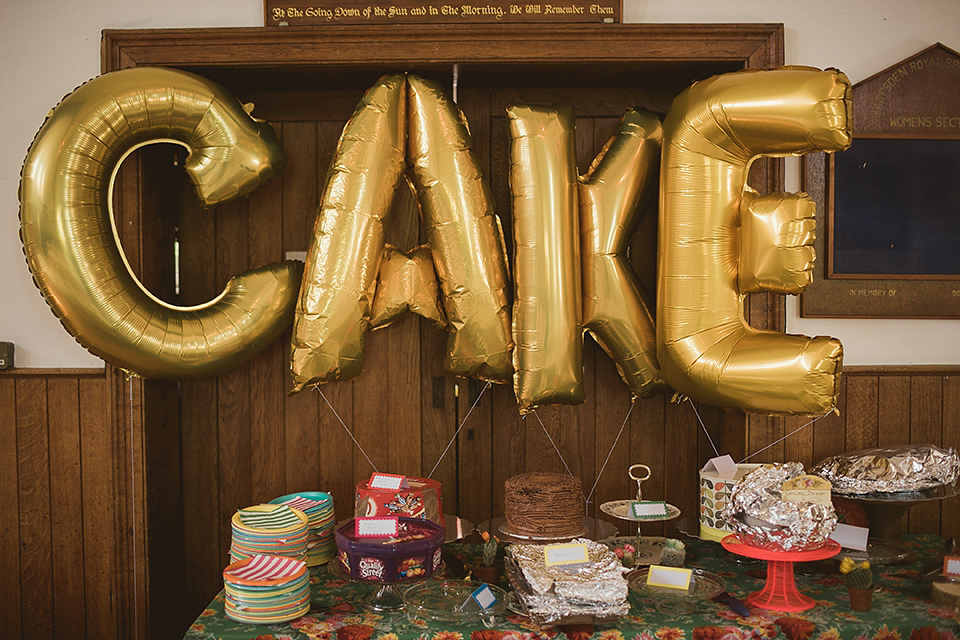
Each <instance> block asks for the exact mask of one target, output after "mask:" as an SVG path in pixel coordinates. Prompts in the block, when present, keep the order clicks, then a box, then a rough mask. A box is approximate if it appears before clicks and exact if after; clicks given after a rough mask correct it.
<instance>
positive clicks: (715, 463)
mask: <svg viewBox="0 0 960 640" xmlns="http://www.w3.org/2000/svg"><path fill="white" fill-rule="evenodd" d="M703 471H705V472H708V473H709V472H711V471H713V472H716V474H717V475H718V476H720V477H721V478H732V477H733V476H735V475H736V474H737V463H736V462H734V461H733V458H731V457H730V454H729V453H728V454H727V455H725V456H720V457H718V458H710V459H709V460H707V464H705V465H703Z"/></svg>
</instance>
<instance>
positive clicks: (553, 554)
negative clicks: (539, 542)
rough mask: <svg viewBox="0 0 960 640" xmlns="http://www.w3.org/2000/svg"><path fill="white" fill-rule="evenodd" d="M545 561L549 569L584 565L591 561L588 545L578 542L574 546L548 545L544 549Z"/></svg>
mask: <svg viewBox="0 0 960 640" xmlns="http://www.w3.org/2000/svg"><path fill="white" fill-rule="evenodd" d="M543 561H544V562H545V563H546V565H547V566H548V567H555V566H558V565H567V564H582V563H584V562H589V561H590V556H589V554H588V553H587V545H586V544H584V543H582V542H578V543H573V544H548V545H546V546H545V547H544V548H543Z"/></svg>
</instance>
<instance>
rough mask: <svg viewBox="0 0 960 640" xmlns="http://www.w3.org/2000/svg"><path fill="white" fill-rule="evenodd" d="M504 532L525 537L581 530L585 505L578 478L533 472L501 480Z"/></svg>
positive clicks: (549, 535) (553, 535) (575, 533)
mask: <svg viewBox="0 0 960 640" xmlns="http://www.w3.org/2000/svg"><path fill="white" fill-rule="evenodd" d="M504 507H505V513H504V515H505V516H506V521H505V522H504V524H503V531H504V532H505V533H507V534H509V535H513V536H520V537H527V538H551V539H552V538H563V537H566V536H569V537H575V536H578V535H581V534H582V533H583V518H584V516H585V515H586V505H585V504H584V500H583V486H582V484H581V483H580V479H579V478H576V477H574V476H571V475H566V474H562V473H545V472H539V471H534V472H530V473H523V474H520V475H518V476H513V477H512V478H510V479H508V480H507V481H506V482H505V483H504Z"/></svg>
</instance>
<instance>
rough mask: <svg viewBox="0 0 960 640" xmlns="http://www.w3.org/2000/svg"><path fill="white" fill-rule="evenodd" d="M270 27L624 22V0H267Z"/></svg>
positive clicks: (265, 0)
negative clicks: (468, 0)
mask: <svg viewBox="0 0 960 640" xmlns="http://www.w3.org/2000/svg"><path fill="white" fill-rule="evenodd" d="M263 7H264V24H265V25H266V26H268V27H287V26H304V25H314V26H320V25H337V24H378V25H381V24H412V23H437V24H450V23H464V22H549V23H554V22H595V23H596V22H600V23H619V22H620V19H621V16H622V14H623V0H557V1H556V2H536V1H534V2H519V1H507V0H489V1H488V0H477V1H476V2H473V1H470V2H456V1H449V2H438V1H435V0H431V1H428V2H416V1H414V0H398V1H396V2H391V1H389V0H386V1H383V0H374V1H372V2H367V1H365V0H314V1H310V0H264V4H263Z"/></svg>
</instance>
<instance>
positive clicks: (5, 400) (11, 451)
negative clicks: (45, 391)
mask: <svg viewBox="0 0 960 640" xmlns="http://www.w3.org/2000/svg"><path fill="white" fill-rule="evenodd" d="M18 461H19V455H18V450H17V394H16V379H14V378H12V377H0V500H2V501H3V504H5V505H7V509H5V510H4V513H3V516H2V517H0V593H3V594H4V596H5V598H6V603H7V604H6V606H3V607H0V628H3V629H6V630H7V633H9V634H10V636H11V637H12V638H19V637H21V619H22V614H21V608H20V605H21V598H20V593H21V588H20V581H21V576H22V572H21V569H20V567H21V565H20V478H19V470H20V466H19V464H18Z"/></svg>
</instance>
